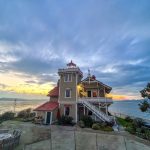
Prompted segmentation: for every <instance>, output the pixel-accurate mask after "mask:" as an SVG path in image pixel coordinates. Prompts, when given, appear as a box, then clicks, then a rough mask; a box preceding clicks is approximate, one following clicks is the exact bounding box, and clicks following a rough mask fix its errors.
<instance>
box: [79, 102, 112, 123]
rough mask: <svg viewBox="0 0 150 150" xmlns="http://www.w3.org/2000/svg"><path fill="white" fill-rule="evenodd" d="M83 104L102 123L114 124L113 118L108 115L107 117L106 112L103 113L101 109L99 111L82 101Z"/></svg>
mask: <svg viewBox="0 0 150 150" xmlns="http://www.w3.org/2000/svg"><path fill="white" fill-rule="evenodd" d="M81 103H82V104H83V105H84V106H85V107H87V108H88V109H89V110H91V111H92V112H93V113H94V114H95V115H96V116H97V117H98V118H99V119H101V120H102V121H107V122H112V121H113V120H112V118H111V117H110V116H108V115H106V114H105V113H104V112H102V111H101V110H100V109H98V108H97V107H96V106H94V105H92V104H91V103H90V102H88V101H81Z"/></svg>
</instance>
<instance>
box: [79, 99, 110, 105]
mask: <svg viewBox="0 0 150 150" xmlns="http://www.w3.org/2000/svg"><path fill="white" fill-rule="evenodd" d="M78 101H79V102H81V103H82V101H88V102H94V103H110V104H112V103H113V100H112V98H111V97H79V98H78Z"/></svg>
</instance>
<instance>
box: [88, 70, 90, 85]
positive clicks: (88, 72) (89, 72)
mask: <svg viewBox="0 0 150 150" xmlns="http://www.w3.org/2000/svg"><path fill="white" fill-rule="evenodd" d="M90 77H91V72H90V69H88V78H89V84H90Z"/></svg>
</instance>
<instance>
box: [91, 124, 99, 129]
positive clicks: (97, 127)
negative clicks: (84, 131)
mask: <svg viewBox="0 0 150 150" xmlns="http://www.w3.org/2000/svg"><path fill="white" fill-rule="evenodd" d="M92 129H94V130H100V125H99V124H98V123H94V124H93V125H92Z"/></svg>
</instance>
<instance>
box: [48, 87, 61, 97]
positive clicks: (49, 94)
mask: <svg viewBox="0 0 150 150" xmlns="http://www.w3.org/2000/svg"><path fill="white" fill-rule="evenodd" d="M58 95H59V87H58V86H56V87H54V88H53V89H52V90H51V91H49V92H48V95H47V96H50V97H53V96H54V97H58Z"/></svg>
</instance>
